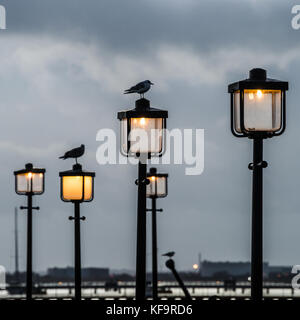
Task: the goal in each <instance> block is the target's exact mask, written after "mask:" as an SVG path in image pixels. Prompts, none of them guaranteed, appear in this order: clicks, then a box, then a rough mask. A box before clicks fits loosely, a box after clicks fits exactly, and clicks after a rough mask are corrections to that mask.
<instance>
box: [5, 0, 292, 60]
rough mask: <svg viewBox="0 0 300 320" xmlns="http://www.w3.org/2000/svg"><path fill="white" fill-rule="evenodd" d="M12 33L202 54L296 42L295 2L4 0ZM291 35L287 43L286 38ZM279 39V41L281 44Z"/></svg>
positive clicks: (124, 48)
mask: <svg viewBox="0 0 300 320" xmlns="http://www.w3.org/2000/svg"><path fill="white" fill-rule="evenodd" d="M2 3H3V4H4V5H5V6H6V7H7V11H8V28H9V30H10V31H13V32H15V31H16V32H21V33H23V32H25V33H26V32H31V33H37V34H43V33H55V34H56V35H64V36H68V35H69V36H71V37H73V39H81V40H84V39H90V37H92V38H94V39H98V40H101V42H103V41H104V43H105V44H106V45H109V46H110V48H111V49H114V50H121V51H122V52H124V51H129V52H132V53H137V54H138V53H140V52H141V51H143V50H145V48H149V47H150V48H151V46H152V45H153V44H155V45H157V44H159V43H163V44H165V43H170V44H172V43H173V44H176V45H178V46H180V45H188V46H192V47H194V48H197V49H198V50H201V51H202V50H212V49H215V48H218V47H231V46H236V45H237V46H240V45H242V46H244V47H249V48H252V49H253V50H255V49H256V48H257V49H258V48H259V46H261V45H264V46H268V47H272V48H277V49H280V48H282V47H284V46H285V45H288V44H290V43H292V42H293V41H298V35H297V34H296V33H295V32H293V30H291V28H290V20H291V13H290V12H291V7H292V4H293V2H292V1H290V2H289V1H284V2H283V1H271V0H267V1H255V0H253V1H243V2H241V1H238V0H227V1H218V0H212V1H195V0H191V1H180V0H178V1H176V0H175V1H172V0H165V1H157V0H154V1H153V0H151V1H150V0H144V1H136V0H127V1H117V0H102V1H93V0H63V1H59V0H52V1H39V0H26V1H11V0H7V1H5V0H3V1H2ZM287 34H288V37H286V35H287ZM279 39H280V41H278V40H279Z"/></svg>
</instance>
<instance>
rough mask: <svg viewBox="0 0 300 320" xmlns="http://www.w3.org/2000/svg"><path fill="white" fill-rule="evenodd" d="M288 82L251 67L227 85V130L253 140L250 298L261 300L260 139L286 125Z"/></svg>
mask: <svg viewBox="0 0 300 320" xmlns="http://www.w3.org/2000/svg"><path fill="white" fill-rule="evenodd" d="M287 90H288V82H286V81H279V80H274V79H269V78H267V73H266V70H264V69H252V70H250V72H249V79H246V80H242V81H238V82H235V83H232V84H230V85H229V86H228V92H229V93H230V96H231V131H232V133H233V135H234V136H236V137H239V138H240V137H248V138H250V139H253V163H250V164H249V169H250V170H253V183H252V245H251V297H252V299H253V300H261V299H262V288H263V249H262V247H263V206H262V203H263V168H266V167H267V166H268V164H267V162H266V161H263V139H266V138H272V137H274V136H279V135H281V134H282V133H283V132H284V131H285V127H286V102H285V100H286V99H285V96H286V91H287Z"/></svg>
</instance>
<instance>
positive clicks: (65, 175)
mask: <svg viewBox="0 0 300 320" xmlns="http://www.w3.org/2000/svg"><path fill="white" fill-rule="evenodd" d="M59 176H60V197H61V200H62V201H64V202H72V203H74V217H72V216H71V217H69V220H74V226H75V230H74V231H75V232H74V236H75V237H74V240H75V241H74V243H75V300H76V301H79V300H81V249H80V220H85V217H81V216H80V203H82V202H91V201H92V200H93V198H94V177H95V173H94V172H86V171H82V166H81V164H79V163H77V164H75V165H73V169H72V170H68V171H63V172H60V173H59Z"/></svg>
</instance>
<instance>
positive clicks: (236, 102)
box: [233, 91, 242, 133]
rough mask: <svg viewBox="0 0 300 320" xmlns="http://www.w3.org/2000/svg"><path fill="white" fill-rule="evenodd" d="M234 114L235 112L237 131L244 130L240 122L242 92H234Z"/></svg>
mask: <svg viewBox="0 0 300 320" xmlns="http://www.w3.org/2000/svg"><path fill="white" fill-rule="evenodd" d="M233 114H234V127H235V130H236V131H237V132H240V133H241V132H242V130H241V122H240V92H239V91H236V92H234V94H233Z"/></svg>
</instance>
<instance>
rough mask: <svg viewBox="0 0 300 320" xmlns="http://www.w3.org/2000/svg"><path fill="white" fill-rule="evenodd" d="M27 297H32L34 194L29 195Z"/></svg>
mask: <svg viewBox="0 0 300 320" xmlns="http://www.w3.org/2000/svg"><path fill="white" fill-rule="evenodd" d="M26 298H27V300H31V299H32V194H31V193H30V194H28V195H27V272H26Z"/></svg>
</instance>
